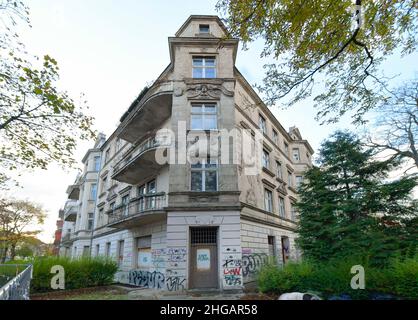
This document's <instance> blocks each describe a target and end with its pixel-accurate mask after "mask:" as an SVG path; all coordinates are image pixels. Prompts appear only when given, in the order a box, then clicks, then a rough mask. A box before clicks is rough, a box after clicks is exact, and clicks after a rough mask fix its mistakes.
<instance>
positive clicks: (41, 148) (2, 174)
mask: <svg viewBox="0 0 418 320" xmlns="http://www.w3.org/2000/svg"><path fill="white" fill-rule="evenodd" d="M27 12H28V8H27V7H26V6H25V5H24V4H23V3H22V2H19V1H13V0H3V1H1V2H0V18H1V20H2V22H3V23H2V24H1V23H0V56H1V59H0V182H1V181H3V182H4V180H5V179H6V178H7V177H6V176H7V173H6V171H7V170H14V169H17V168H19V167H26V168H42V169H46V167H47V165H48V164H49V163H50V162H51V161H55V162H57V163H60V164H61V165H63V166H70V165H72V164H74V163H75V160H74V159H73V157H72V153H73V151H74V149H75V148H76V143H77V141H78V139H83V140H86V139H92V138H94V136H95V133H94V132H93V130H92V129H91V128H92V120H93V119H92V117H90V116H87V115H85V111H86V109H87V107H86V101H82V102H81V104H77V105H76V103H75V102H74V101H73V100H72V99H71V98H70V97H69V95H68V94H67V93H66V92H63V91H61V90H60V89H59V85H58V79H59V68H58V65H57V61H55V60H54V59H53V58H51V57H50V56H48V55H45V56H44V57H43V59H39V58H37V57H35V56H30V55H29V54H28V53H26V51H25V47H24V45H23V44H22V43H21V42H20V40H19V37H18V35H17V34H16V33H15V30H14V29H15V26H16V24H17V21H23V22H26V23H28V21H29V20H28V18H27Z"/></svg>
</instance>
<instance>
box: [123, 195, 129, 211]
mask: <svg viewBox="0 0 418 320" xmlns="http://www.w3.org/2000/svg"><path fill="white" fill-rule="evenodd" d="M122 208H123V209H122V212H123V215H124V216H127V215H128V214H129V195H126V196H124V197H122Z"/></svg>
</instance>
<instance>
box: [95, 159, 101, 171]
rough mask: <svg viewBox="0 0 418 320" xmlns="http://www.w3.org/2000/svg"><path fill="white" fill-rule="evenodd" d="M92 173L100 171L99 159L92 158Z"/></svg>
mask: <svg viewBox="0 0 418 320" xmlns="http://www.w3.org/2000/svg"><path fill="white" fill-rule="evenodd" d="M94 171H100V157H99V156H97V157H94Z"/></svg>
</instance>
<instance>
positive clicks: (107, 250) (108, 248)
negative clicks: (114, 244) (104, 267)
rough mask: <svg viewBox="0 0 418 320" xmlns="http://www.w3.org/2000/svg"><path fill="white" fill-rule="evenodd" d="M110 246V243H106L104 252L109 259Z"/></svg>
mask: <svg viewBox="0 0 418 320" xmlns="http://www.w3.org/2000/svg"><path fill="white" fill-rule="evenodd" d="M110 245H111V243H110V242H107V243H106V252H105V256H106V257H110Z"/></svg>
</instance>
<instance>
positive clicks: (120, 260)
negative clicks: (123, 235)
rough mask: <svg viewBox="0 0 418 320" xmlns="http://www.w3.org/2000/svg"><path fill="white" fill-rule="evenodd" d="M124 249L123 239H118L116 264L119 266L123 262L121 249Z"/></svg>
mask: <svg viewBox="0 0 418 320" xmlns="http://www.w3.org/2000/svg"><path fill="white" fill-rule="evenodd" d="M124 250H125V241H124V240H120V241H119V243H118V266H119V267H120V266H121V265H122V263H123V251H124Z"/></svg>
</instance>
